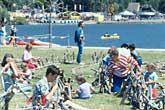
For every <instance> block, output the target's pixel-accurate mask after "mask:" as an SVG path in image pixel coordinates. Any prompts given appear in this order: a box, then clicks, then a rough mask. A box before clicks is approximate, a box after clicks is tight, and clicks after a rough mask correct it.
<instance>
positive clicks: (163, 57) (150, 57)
mask: <svg viewBox="0 0 165 110" xmlns="http://www.w3.org/2000/svg"><path fill="white" fill-rule="evenodd" d="M66 50H68V51H69V52H70V53H73V52H75V55H76V54H77V49H75V48H51V49H49V48H46V47H45V48H43V47H34V48H33V50H32V54H33V56H39V57H42V58H45V57H47V58H50V57H51V56H52V55H54V56H55V57H56V58H57V57H58V59H63V56H64V52H66ZM23 51H24V47H0V59H1V60H2V58H3V56H4V54H5V53H12V54H13V55H14V57H15V59H21V57H22V54H23ZM94 52H97V53H100V52H102V53H103V54H106V52H107V50H106V49H85V50H84V53H83V59H82V60H83V62H84V63H85V64H88V63H89V62H91V55H92V54H94ZM139 53H140V55H141V56H142V58H143V61H144V62H158V61H164V62H165V52H158V51H157V52H156V51H139ZM57 65H59V66H60V67H61V68H62V69H63V70H64V71H65V72H64V73H65V76H66V77H71V78H72V80H73V89H76V87H77V84H76V81H75V80H74V77H75V74H73V73H72V69H73V68H78V69H77V70H76V74H84V75H85V76H86V78H87V81H88V82H92V81H93V80H94V79H95V78H94V72H93V71H92V70H91V68H95V69H97V68H98V64H95V65H84V66H80V65H77V64H76V63H75V64H57ZM142 68H143V71H145V68H144V66H143V67H142ZM45 70H46V68H44V69H41V70H37V71H36V72H35V74H37V75H35V76H37V77H39V78H41V77H42V76H43V75H44V74H45ZM38 80H39V79H33V80H32V86H34V85H35V83H36V82H37V81H38ZM159 82H161V83H162V84H163V85H165V75H163V77H160V78H159ZM1 88H2V87H1ZM28 95H29V96H30V95H31V93H30V94H28ZM120 100H121V98H118V97H116V96H113V95H109V94H100V93H96V94H93V97H92V98H91V99H88V100H80V99H73V102H75V103H77V104H80V105H82V106H84V107H87V108H95V109H96V108H100V109H101V110H130V109H131V108H132V107H131V106H129V105H119V102H120ZM17 105H18V106H20V105H21V106H24V105H25V97H24V96H23V95H21V94H18V95H16V96H15V97H14V98H13V99H12V103H11V107H12V110H19V108H17V107H18V106H17ZM20 110H21V109H20Z"/></svg>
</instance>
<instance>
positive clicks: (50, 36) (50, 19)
mask: <svg viewBox="0 0 165 110" xmlns="http://www.w3.org/2000/svg"><path fill="white" fill-rule="evenodd" d="M49 3H50V9H49V11H50V12H49V14H50V15H49V48H51V47H52V12H51V11H52V1H51V0H49Z"/></svg>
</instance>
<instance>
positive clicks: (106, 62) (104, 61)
mask: <svg viewBox="0 0 165 110" xmlns="http://www.w3.org/2000/svg"><path fill="white" fill-rule="evenodd" d="M110 60H111V57H110V56H109V55H106V56H105V57H104V58H103V64H105V65H106V66H108V65H109V63H110Z"/></svg>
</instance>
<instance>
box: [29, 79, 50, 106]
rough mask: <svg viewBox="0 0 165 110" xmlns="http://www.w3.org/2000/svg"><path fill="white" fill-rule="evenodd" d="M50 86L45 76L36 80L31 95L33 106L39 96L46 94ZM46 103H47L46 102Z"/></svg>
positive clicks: (35, 104) (36, 103)
mask: <svg viewBox="0 0 165 110" xmlns="http://www.w3.org/2000/svg"><path fill="white" fill-rule="evenodd" d="M49 90H50V87H49V83H48V81H47V78H46V77H43V78H42V79H41V80H40V81H38V82H37V84H36V86H35V88H34V91H33V96H32V104H33V106H37V105H38V103H39V102H38V101H40V99H39V98H42V97H44V96H46V95H47V94H48V93H49ZM46 105H48V104H46Z"/></svg>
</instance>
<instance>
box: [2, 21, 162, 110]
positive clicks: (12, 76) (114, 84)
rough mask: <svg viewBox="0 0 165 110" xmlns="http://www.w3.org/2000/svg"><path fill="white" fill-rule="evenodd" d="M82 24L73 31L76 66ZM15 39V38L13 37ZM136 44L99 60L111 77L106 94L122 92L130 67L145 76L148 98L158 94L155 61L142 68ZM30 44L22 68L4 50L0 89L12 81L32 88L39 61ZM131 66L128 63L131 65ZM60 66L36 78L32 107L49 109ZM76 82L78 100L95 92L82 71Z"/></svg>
mask: <svg viewBox="0 0 165 110" xmlns="http://www.w3.org/2000/svg"><path fill="white" fill-rule="evenodd" d="M83 28H84V23H83V21H81V22H79V24H78V29H77V30H76V31H75V42H76V43H77V46H78V54H77V63H78V64H79V65H84V63H82V61H81V57H82V53H83V46H84V42H85V36H84V31H83ZM12 29H13V30H12V32H11V33H12V35H11V36H16V29H15V27H14V26H13V28H12ZM13 39H14V38H13ZM135 48H136V47H135V44H130V45H128V44H126V43H124V44H122V45H121V48H116V47H111V48H110V49H109V50H108V52H107V55H106V56H105V57H104V58H103V59H102V62H103V64H104V65H105V67H106V71H107V73H109V74H110V76H112V79H110V80H112V81H109V82H110V84H109V86H111V91H110V92H109V93H111V92H112V93H113V94H117V93H119V92H120V91H121V88H122V83H123V81H124V80H125V79H127V76H128V74H129V73H130V72H131V69H132V67H134V68H133V70H134V72H135V73H136V76H137V77H139V76H143V77H144V78H145V81H146V84H147V85H148V86H149V88H150V89H151V90H150V97H151V98H156V97H158V95H159V94H158V93H157V90H156V87H157V86H156V83H157V79H158V76H157V74H156V71H155V70H156V65H155V64H154V63H149V64H147V66H146V72H143V73H142V71H141V66H142V58H141V57H140V55H139V53H138V52H137V51H136V49H135ZM31 51H32V44H27V45H26V46H25V50H24V53H23V55H22V64H21V70H20V69H19V68H18V66H17V64H16V63H15V61H14V56H13V55H12V54H10V53H6V54H5V55H4V57H3V60H2V62H1V66H2V70H1V72H0V74H1V79H2V82H3V88H4V90H5V91H6V92H7V91H8V90H9V89H11V86H12V85H13V84H17V85H18V87H19V88H20V90H21V91H23V92H26V91H32V87H31V86H30V82H31V80H32V70H34V69H36V68H37V67H38V66H37V64H36V63H34V62H36V61H38V60H40V58H39V57H34V56H33V55H32V53H31ZM130 65H131V66H130ZM60 72H61V71H60V69H59V68H58V67H56V66H55V65H49V66H48V67H47V70H46V73H45V75H44V76H43V78H42V79H41V80H39V81H38V82H37V83H36V85H35V87H34V89H33V94H32V97H31V98H30V99H29V100H28V102H32V106H34V107H33V110H38V108H35V106H38V105H39V104H40V105H41V106H44V107H46V108H49V106H50V103H51V102H52V100H53V99H52V97H53V96H54V94H55V93H56V92H57V91H58V90H57V89H58V88H59V85H58V84H57V83H55V84H52V83H54V82H55V81H56V80H58V79H59V77H60ZM76 81H77V84H78V87H77V90H74V91H73V93H74V94H77V97H76V98H80V99H89V98H91V97H92V93H94V92H96V90H95V89H94V87H92V85H91V84H90V83H88V82H87V81H86V78H85V77H84V75H83V74H81V75H79V76H77V77H76ZM12 97H13V94H12V96H10V97H5V103H6V104H5V107H4V110H8V109H9V102H10V100H11V98H12ZM63 104H64V105H65V106H67V107H71V108H73V109H75V110H91V109H87V108H84V107H82V106H80V105H77V104H75V103H73V102H72V101H70V100H64V102H63Z"/></svg>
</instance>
